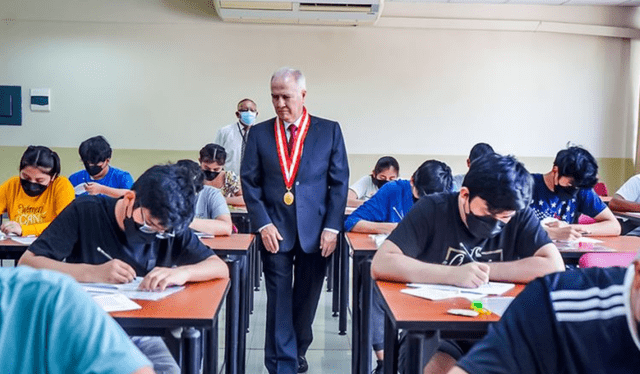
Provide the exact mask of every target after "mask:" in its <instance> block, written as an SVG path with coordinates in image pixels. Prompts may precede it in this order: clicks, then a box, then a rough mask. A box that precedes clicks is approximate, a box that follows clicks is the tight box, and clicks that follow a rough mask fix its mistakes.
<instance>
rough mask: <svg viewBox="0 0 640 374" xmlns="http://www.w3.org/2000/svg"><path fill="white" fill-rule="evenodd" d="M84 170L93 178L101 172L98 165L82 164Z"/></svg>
mask: <svg viewBox="0 0 640 374" xmlns="http://www.w3.org/2000/svg"><path fill="white" fill-rule="evenodd" d="M84 168H85V170H86V171H87V173H89V175H90V176H92V177H95V176H96V175H98V174H100V173H101V172H102V167H100V166H98V165H89V164H84Z"/></svg>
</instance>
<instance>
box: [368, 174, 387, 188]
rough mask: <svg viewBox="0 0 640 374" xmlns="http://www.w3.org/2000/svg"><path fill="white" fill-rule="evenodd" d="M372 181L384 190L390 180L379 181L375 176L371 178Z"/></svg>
mask: <svg viewBox="0 0 640 374" xmlns="http://www.w3.org/2000/svg"><path fill="white" fill-rule="evenodd" d="M371 181H372V182H373V185H374V186H376V187H378V189H380V188H382V186H384V185H385V184H386V183H387V182H388V180H381V179H377V178H376V177H374V176H373V175H372V176H371Z"/></svg>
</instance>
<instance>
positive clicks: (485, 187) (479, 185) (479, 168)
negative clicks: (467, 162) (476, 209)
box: [462, 153, 533, 213]
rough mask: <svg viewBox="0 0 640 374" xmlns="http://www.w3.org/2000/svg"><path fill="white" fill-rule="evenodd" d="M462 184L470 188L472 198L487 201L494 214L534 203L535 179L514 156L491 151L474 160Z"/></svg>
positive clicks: (522, 207) (519, 208)
mask: <svg viewBox="0 0 640 374" xmlns="http://www.w3.org/2000/svg"><path fill="white" fill-rule="evenodd" d="M462 186H463V187H467V188H468V189H469V200H471V199H473V198H474V197H476V196H478V197H480V198H482V199H484V200H486V202H487V204H488V207H489V211H491V212H492V213H496V212H503V211H505V210H516V211H518V210H522V209H524V208H526V207H527V206H529V204H530V202H531V192H532V190H533V178H532V177H531V175H530V174H529V172H528V171H527V169H526V168H525V167H524V164H522V163H521V162H519V161H518V160H517V159H516V158H515V157H513V156H502V155H499V154H497V153H491V154H487V155H485V156H484V157H480V158H479V159H477V160H475V161H474V162H472V163H471V166H470V167H469V172H468V173H467V174H466V175H465V177H464V180H463V181H462Z"/></svg>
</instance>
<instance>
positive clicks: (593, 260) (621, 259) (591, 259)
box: [578, 252, 636, 268]
mask: <svg viewBox="0 0 640 374" xmlns="http://www.w3.org/2000/svg"><path fill="white" fill-rule="evenodd" d="M634 257H636V254H635V253H633V252H617V253H585V254H583V255H582V256H581V257H580V260H578V267H580V268H592V267H599V268H606V267H610V266H622V267H627V266H629V264H630V263H631V261H633V259H634Z"/></svg>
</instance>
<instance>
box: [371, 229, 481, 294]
mask: <svg viewBox="0 0 640 374" xmlns="http://www.w3.org/2000/svg"><path fill="white" fill-rule="evenodd" d="M371 276H372V277H373V279H380V280H389V281H393V282H405V283H406V282H416V283H439V284H451V285H454V286H459V287H478V286H480V285H482V284H484V283H487V282H488V281H489V266H488V265H487V264H484V263H479V262H471V263H468V264H465V265H462V266H447V265H437V264H429V263H426V262H422V261H420V260H416V259H415V258H412V257H409V256H406V255H405V254H404V253H402V250H400V248H399V247H398V246H397V245H396V244H394V243H393V242H391V241H389V240H385V241H384V243H382V245H381V246H380V248H379V249H378V251H377V252H376V254H375V256H373V262H372V264H371Z"/></svg>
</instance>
